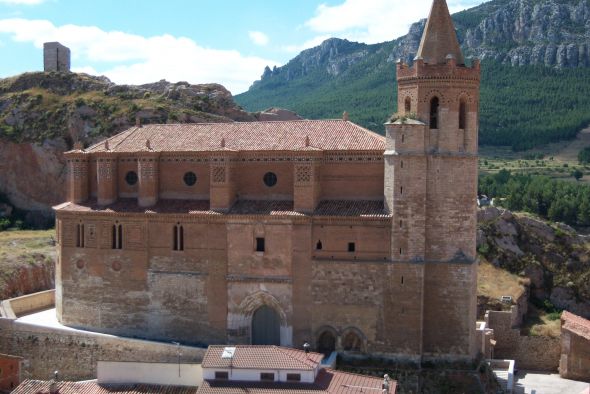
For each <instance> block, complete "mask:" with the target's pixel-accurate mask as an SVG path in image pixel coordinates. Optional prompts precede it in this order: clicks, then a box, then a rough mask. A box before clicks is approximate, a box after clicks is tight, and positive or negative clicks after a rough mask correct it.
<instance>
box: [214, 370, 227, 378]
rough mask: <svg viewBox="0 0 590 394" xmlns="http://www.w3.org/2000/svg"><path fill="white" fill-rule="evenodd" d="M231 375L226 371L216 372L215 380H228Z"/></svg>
mask: <svg viewBox="0 0 590 394" xmlns="http://www.w3.org/2000/svg"><path fill="white" fill-rule="evenodd" d="M227 379H229V374H228V373H227V372H226V371H215V380H227Z"/></svg>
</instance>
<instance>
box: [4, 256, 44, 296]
mask: <svg viewBox="0 0 590 394" xmlns="http://www.w3.org/2000/svg"><path fill="white" fill-rule="evenodd" d="M32 257H33V258H34V257H35V256H32ZM36 257H37V259H36V260H33V262H31V263H25V264H21V265H20V266H18V267H17V268H15V269H14V270H11V271H10V273H9V274H7V273H3V274H0V283H1V284H2V285H1V286H0V300H5V299H8V298H13V297H19V296H22V295H26V294H31V293H35V292H37V291H43V290H48V289H53V288H54V287H55V261H54V260H53V258H50V259H49V260H47V258H46V256H43V255H37V256H36Z"/></svg>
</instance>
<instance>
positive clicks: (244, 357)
mask: <svg viewBox="0 0 590 394" xmlns="http://www.w3.org/2000/svg"><path fill="white" fill-rule="evenodd" d="M234 347H235V352H234V354H233V357H231V358H223V357H222V354H223V351H224V349H226V348H227V346H224V345H212V346H209V348H208V349H207V353H205V357H203V363H202V367H203V368H229V367H231V368H234V369H235V368H246V369H275V370H276V369H297V370H312V369H315V368H316V367H317V366H318V364H319V363H320V361H322V358H323V357H324V355H323V354H320V353H313V352H309V353H305V352H304V351H303V350H297V349H291V348H285V347H280V346H273V345H269V346H249V345H236V346H234Z"/></svg>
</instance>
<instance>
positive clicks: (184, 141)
mask: <svg viewBox="0 0 590 394" xmlns="http://www.w3.org/2000/svg"><path fill="white" fill-rule="evenodd" d="M147 141H149V150H151V151H155V152H216V151H222V150H226V151H300V150H329V151H366V150H384V149H385V137H383V136H381V135H379V134H377V133H374V132H372V131H370V130H367V129H365V128H363V127H361V126H359V125H356V124H354V123H352V122H349V121H345V120H340V119H336V120H289V121H267V122H231V123H183V124H148V125H144V126H140V127H132V128H130V129H128V130H126V131H123V132H121V133H119V134H117V135H114V136H112V137H110V138H108V150H107V147H105V142H104V141H102V142H100V143H97V144H95V145H92V146H90V147H89V148H88V149H86V151H87V152H91V153H93V152H105V151H110V152H122V153H132V152H144V151H146V149H148V148H147V147H146V146H147V145H148V144H147V143H146V142H147Z"/></svg>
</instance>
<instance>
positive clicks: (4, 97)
mask: <svg viewBox="0 0 590 394" xmlns="http://www.w3.org/2000/svg"><path fill="white" fill-rule="evenodd" d="M261 116H265V115H264V113H262V114H261V113H248V112H246V111H244V110H243V109H242V108H240V107H239V106H238V105H236V103H235V102H234V100H233V98H232V95H231V93H230V92H229V91H228V90H227V89H225V88H224V87H223V86H221V85H217V84H207V85H191V84H189V83H187V82H178V83H170V82H167V81H164V80H162V81H159V82H156V83H152V84H147V85H141V86H129V85H116V84H114V83H112V82H111V81H109V80H108V79H107V78H105V77H94V76H90V75H86V74H75V73H25V74H22V75H18V76H15V77H12V78H7V79H1V80H0V194H3V195H4V198H3V199H4V200H8V201H9V202H10V203H11V204H12V205H14V206H16V207H17V208H19V209H21V210H29V211H30V210H33V211H39V214H40V215H42V214H49V213H50V209H51V206H52V205H55V204H57V203H59V202H61V201H63V199H64V191H65V188H64V170H65V164H64V160H63V157H62V153H63V152H64V151H66V150H68V149H71V148H72V146H73V143H74V142H76V141H80V142H82V143H83V144H84V145H86V146H87V145H89V144H92V143H94V142H96V141H97V140H100V139H102V138H104V137H106V136H109V135H112V134H114V133H117V132H120V131H122V130H125V129H126V128H128V127H130V126H132V125H133V124H135V122H136V118H139V120H140V121H141V122H142V123H172V122H174V123H179V122H180V123H184V122H191V123H194V122H228V121H256V120H258V119H259V118H260V117H261ZM268 116H274V117H277V116H279V115H277V114H271V115H268ZM0 197H1V196H0ZM3 199H2V198H0V200H3ZM0 202H2V201H0ZM37 216H38V215H37ZM41 222H42V220H41Z"/></svg>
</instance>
